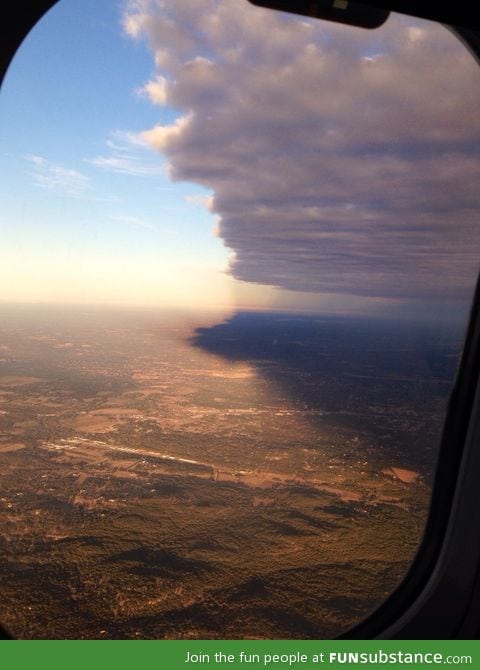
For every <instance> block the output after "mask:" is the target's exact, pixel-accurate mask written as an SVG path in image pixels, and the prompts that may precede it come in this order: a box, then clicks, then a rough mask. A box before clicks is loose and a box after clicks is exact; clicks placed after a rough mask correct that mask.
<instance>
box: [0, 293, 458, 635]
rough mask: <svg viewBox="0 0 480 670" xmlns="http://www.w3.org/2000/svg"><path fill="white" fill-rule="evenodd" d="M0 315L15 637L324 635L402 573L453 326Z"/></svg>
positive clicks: (5, 556)
mask: <svg viewBox="0 0 480 670" xmlns="http://www.w3.org/2000/svg"><path fill="white" fill-rule="evenodd" d="M0 312H1V314H0V455H1V461H0V462H1V465H0V486H1V489H0V508H1V516H0V574H1V580H0V584H1V586H0V621H1V622H2V624H3V625H4V626H5V627H6V628H7V630H9V631H10V632H11V634H12V635H13V636H14V637H20V638H54V639H59V638H60V639H63V638H95V639H96V638H98V639H106V638H328V637H332V636H335V635H338V634H340V633H342V632H344V631H345V630H346V629H348V628H349V627H351V626H352V625H354V624H355V623H357V622H359V621H360V620H361V619H362V618H364V617H365V616H366V615H367V614H368V613H369V612H371V611H372V610H373V609H374V608H375V607H376V606H377V605H378V604H380V603H381V602H382V601H383V600H384V599H385V598H386V597H387V596H388V595H389V594H390V593H392V591H393V590H394V589H395V587H396V586H397V585H398V584H399V582H400V581H401V579H402V578H403V577H404V576H405V574H406V572H407V570H408V567H409V565H410V564H411V562H412V560H413V558H414V556H415V552H416V551H417V548H418V545H419V542H420V539H421V536H422V531H423V528H424V524H425V520H426V516H427V513H428V505H429V497H430V490H431V483H432V478H433V474H434V469H435V460H436V454H437V452H438V447H439V444H440V438H441V430H442V424H443V420H444V416H445V412H446V408H447V402H448V396H449V392H450V390H451V388H452V384H453V380H454V376H455V370H456V366H457V363H458V357H459V352H460V345H459V342H460V335H459V333H458V332H456V331H455V330H447V329H445V328H443V329H442V328H441V327H440V326H433V325H429V326H427V325H425V324H423V325H422V324H412V323H407V322H405V323H402V322H394V321H392V320H390V321H388V320H384V321H381V320H379V319H370V320H369V319H366V318H365V319H359V318H353V317H349V318H348V317H342V318H340V317H318V316H313V315H295V314H281V313H275V312H270V313H266V312H264V313H260V312H258V313H256V312H238V313H236V314H232V315H229V316H227V317H225V316H223V317H215V315H209V316H208V315H207V316H205V315H202V316H201V317H198V318H196V317H195V316H194V315H181V314H176V313H174V312H155V311H154V310H130V311H128V310H122V309H113V308H111V309H101V308H83V307H82V308H78V307H77V308H76V309H75V308H70V307H65V308H63V309H60V308H53V307H41V306H31V307H29V306H15V305H9V306H7V305H5V306H3V307H2V308H1V310H0Z"/></svg>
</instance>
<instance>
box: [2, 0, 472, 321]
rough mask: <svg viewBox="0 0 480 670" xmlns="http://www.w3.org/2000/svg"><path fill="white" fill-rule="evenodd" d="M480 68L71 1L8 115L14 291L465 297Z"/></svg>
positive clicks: (180, 7) (13, 94)
mask: <svg viewBox="0 0 480 670" xmlns="http://www.w3.org/2000/svg"><path fill="white" fill-rule="evenodd" d="M479 72H480V70H479V69H478V66H477V65H476V64H475V63H474V61H473V59H472V58H471V56H470V55H469V54H468V53H467V51H466V50H465V49H464V47H463V46H462V45H460V43H459V42H458V41H456V40H455V38H454V37H453V36H452V35H450V34H449V33H448V32H447V31H446V30H445V29H444V28H443V27H441V26H436V25H434V24H428V23H427V22H422V21H417V20H413V19H410V18H406V17H393V18H391V19H390V20H389V21H388V22H387V24H386V25H385V26H384V27H382V28H380V29H379V30H378V31H375V32H373V33H371V32H369V31H362V30H359V29H355V28H350V27H345V26H339V25H335V24H327V23H325V22H318V21H313V20H309V19H304V18H303V17H299V18H297V17H294V16H292V15H284V14H277V13H275V14H274V13H271V12H268V11H267V10H263V9H259V8H254V7H251V6H249V5H247V3H243V2H239V1H238V0H221V1H220V0H214V1H211V0H195V1H194V2H192V0H182V2H180V0H178V1H177V2H174V1H173V0H166V1H165V2H158V1H157V0H131V1H129V2H127V1H125V2H123V3H117V2H114V1H107V0H105V1H102V2H98V0H61V2H59V3H58V4H57V5H56V6H54V8H53V9H52V10H50V12H49V13H48V14H47V15H46V16H45V17H44V19H43V20H42V21H41V22H40V23H39V24H38V25H37V26H36V27H35V28H34V30H33V31H32V32H31V34H30V35H29V37H28V38H27V40H26V41H25V42H24V44H23V46H22V47H21V49H20V51H19V52H18V54H17V56H16V58H15V60H14V62H13V64H12V65H11V68H10V70H9V72H8V74H7V77H6V80H5V83H4V85H3V87H2V92H1V104H0V143H1V150H0V169H2V174H3V175H5V177H4V180H3V184H2V185H3V189H2V190H3V193H2V204H1V210H0V226H1V239H2V245H1V248H0V261H1V264H0V285H1V286H2V290H1V293H0V300H21V301H25V300H26V301H61V302H65V301H67V302H113V303H127V304H131V303H134V304H154V305H166V306H179V307H185V306H189V307H195V306H202V307H225V306H226V307H231V308H235V307H240V306H246V307H254V308H256V307H258V308H263V307H267V306H270V307H277V308H291V309H308V310H312V309H313V310H314V311H320V312H321V311H334V312H335V311H340V312H359V311H360V312H363V311H373V312H378V311H387V312H389V311H390V312H392V311H393V312H397V313H400V312H402V311H404V312H406V313H409V312H410V313H412V314H414V313H415V314H418V313H419V312H422V311H423V310H425V309H427V311H428V310H430V311H431V310H434V311H435V310H437V311H438V310H440V311H442V310H443V311H445V310H447V311H448V310H451V309H454V308H455V306H456V305H460V304H461V305H462V306H463V307H462V309H465V305H468V301H469V300H470V295H471V292H472V288H473V284H474V281H475V276H476V273H477V269H478V268H477V265H478V249H479V246H480V233H479V232H478V225H477V224H476V219H477V212H478V205H479V204H480V203H479V196H478V188H477V184H478V177H479V176H480V175H479V161H478V154H479V146H480V145H479V141H478V140H479V137H478V135H479V111H478V110H479V109H480V95H479V90H480V84H479Z"/></svg>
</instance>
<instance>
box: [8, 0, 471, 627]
mask: <svg viewBox="0 0 480 670" xmlns="http://www.w3.org/2000/svg"><path fill="white" fill-rule="evenodd" d="M118 12H119V9H118V7H117V3H116V2H111V3H109V2H106V3H105V2H103V3H98V2H96V0H95V1H94V0H63V2H61V3H60V4H59V5H57V6H56V7H54V9H53V10H51V11H50V12H49V14H48V15H47V16H46V17H45V18H44V19H43V21H42V22H41V23H40V24H39V25H38V26H37V27H36V28H35V30H34V31H33V32H32V34H31V35H30V37H29V39H28V40H27V42H26V43H25V44H24V46H23V47H22V49H21V51H20V53H19V54H18V56H17V58H16V61H15V62H14V64H13V65H12V67H11V69H10V71H9V74H8V76H7V79H6V82H5V85H4V89H3V92H2V99H1V106H0V114H1V133H2V147H3V148H4V150H3V155H2V156H1V157H0V161H1V162H2V163H3V164H4V166H5V167H6V168H7V169H6V170H3V173H4V174H5V177H4V179H3V182H2V185H3V191H4V195H3V198H2V203H3V204H2V246H1V249H0V254H1V263H0V285H1V286H2V289H1V300H2V302H1V304H0V314H1V317H0V318H1V322H0V428H1V434H0V451H1V456H2V465H1V470H0V474H1V480H2V493H1V499H0V505H1V509H2V514H1V517H0V542H1V543H0V547H1V561H0V570H1V578H2V579H1V583H2V589H1V598H0V620H1V621H2V622H3V623H4V624H5V625H6V626H7V628H9V629H10V631H11V632H12V634H13V635H14V636H18V637H26V638H38V637H47V638H71V637H75V638H78V637H83V638H111V637H114V638H118V637H120V638H134V637H140V638H172V637H173V638H250V637H255V638H258V637H260V638H263V637H265V638H311V637H313V638H322V637H332V636H335V635H338V634H340V633H342V632H343V631H345V630H346V629H348V628H349V627H350V626H352V625H353V624H355V623H358V622H359V621H361V620H362V619H363V618H364V617H365V616H366V615H367V614H368V613H370V612H371V611H372V610H373V609H374V608H375V607H376V606H377V605H379V604H380V603H381V602H382V601H383V600H384V599H385V598H386V597H387V596H388V595H389V594H390V593H392V591H393V590H394V589H395V587H396V586H397V585H398V583H399V582H400V580H401V579H402V577H403V576H404V575H405V573H406V571H407V569H408V566H409V565H410V563H411V561H412V559H413V557H414V555H415V552H416V550H417V547H418V544H419V541H420V539H421V536H422V531H423V527H424V523H425V519H426V515H427V513H428V505H429V497H430V489H431V483H432V478H433V474H434V470H435V464H436V463H435V462H436V454H437V451H438V446H439V442H440V437H441V431H442V424H443V421H444V417H445V412H446V408H447V403H448V397H449V393H450V391H451V388H452V384H453V382H454V378H455V371H456V368H457V365H458V360H459V356H460V352H461V346H462V337H463V334H464V331H465V324H466V320H467V317H468V309H469V303H470V301H471V297H472V293H473V287H474V283H475V278H476V273H477V261H478V251H479V246H480V245H479V243H480V229H479V228H478V224H477V220H476V219H477V212H478V207H479V204H480V202H479V195H478V178H479V174H478V173H479V170H478V148H479V144H478V136H477V134H478V109H479V108H480V95H479V86H478V84H479V74H478V71H477V65H476V64H475V63H474V61H473V59H472V58H471V56H470V55H469V54H468V53H467V51H466V50H465V49H464V47H463V46H462V45H461V44H460V43H459V41H458V40H457V39H456V38H455V37H454V36H453V35H452V34H450V33H449V32H447V30H445V29H444V28H443V27H441V26H439V25H434V24H430V23H427V22H424V21H419V20H414V19H412V18H407V17H399V16H393V17H391V18H390V19H389V20H388V22H387V23H386V24H385V25H384V26H383V27H381V28H380V29H378V30H375V31H365V30H361V29H358V28H352V27H346V26H339V25H335V24H329V23H326V22H322V21H317V20H313V19H312V20H310V19H306V18H304V17H295V16H293V15H287V14H282V13H275V12H271V11H268V10H264V9H260V8H257V7H253V6H250V5H248V4H247V3H244V2H239V1H238V0H218V1H217V0H195V2H191V1H190V0H181V1H180V0H165V1H164V2H159V1H154V0H136V1H135V2H131V3H129V4H127V5H126V6H125V7H123V9H122V12H123V13H122V14H121V15H120V14H119V13H118Z"/></svg>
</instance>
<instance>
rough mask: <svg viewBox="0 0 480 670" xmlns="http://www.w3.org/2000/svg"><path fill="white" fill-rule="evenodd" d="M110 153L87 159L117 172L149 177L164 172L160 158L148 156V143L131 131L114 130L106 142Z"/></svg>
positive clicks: (100, 166) (99, 166)
mask: <svg viewBox="0 0 480 670" xmlns="http://www.w3.org/2000/svg"><path fill="white" fill-rule="evenodd" d="M106 145H107V148H108V153H107V154H106V155H103V156H96V157H95V158H89V159H87V162H88V163H90V164H91V165H95V167H98V168H101V169H102V170H107V171H109V172H115V173H117V174H124V175H131V176H135V177H149V176H154V175H159V174H162V173H164V170H163V168H162V166H161V165H159V164H158V160H152V159H151V158H150V157H149V156H147V151H148V145H146V143H145V142H144V141H142V139H141V138H140V137H139V136H137V135H133V134H131V133H125V132H119V131H117V132H114V133H112V134H111V137H110V138H109V139H108V140H107V142H106Z"/></svg>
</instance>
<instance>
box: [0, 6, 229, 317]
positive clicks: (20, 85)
mask: <svg viewBox="0 0 480 670" xmlns="http://www.w3.org/2000/svg"><path fill="white" fill-rule="evenodd" d="M121 16H122V11H121V5H120V4H119V3H116V2H100V3H99V2H97V1H93V0H64V1H63V2H60V3H58V4H57V5H56V6H55V7H54V8H53V9H52V10H51V11H50V12H48V14H47V15H46V16H45V17H44V19H43V20H42V21H41V22H40V23H39V24H38V25H37V26H36V27H35V28H34V29H33V31H32V32H31V33H30V35H29V36H28V38H27V40H26V41H25V42H24V44H23V45H22V47H21V49H20V50H19V52H18V54H17V56H16V57H15V59H14V62H13V64H12V65H11V68H10V70H9V72H8V74H7V77H6V80H5V82H4V85H3V87H2V94H1V103H2V104H1V106H0V133H1V135H0V143H1V147H2V149H1V156H0V160H1V166H0V168H1V169H2V174H3V175H4V180H3V193H2V212H1V233H2V251H1V253H2V255H3V263H2V266H3V273H4V277H3V278H2V279H3V281H2V286H3V291H2V293H3V296H2V297H3V299H7V300H8V299H14V300H15V299H21V300H23V299H25V300H32V299H33V300H47V301H49V300H56V299H58V300H62V301H63V300H67V301H68V300H70V299H71V300H73V301H77V300H80V301H83V300H86V301H90V300H99V301H101V302H103V301H106V302H126V303H130V302H134V303H140V304H141V303H143V302H145V303H146V304H148V303H150V302H153V303H154V304H155V303H157V302H158V303H160V304H162V302H163V301H164V300H165V297H164V293H165V292H168V291H170V290H171V286H172V284H171V283H168V282H167V291H165V290H162V286H161V285H160V284H162V283H163V282H164V281H165V277H164V275H165V271H164V268H165V267H167V268H169V272H170V274H174V273H173V271H172V268H171V265H172V263H173V261H174V262H175V265H176V266H177V267H178V272H179V274H180V275H181V277H180V279H181V280H182V281H181V282H180V283H181V284H182V285H183V283H184V277H185V274H186V275H188V273H193V275H194V276H196V278H197V281H198V282H200V287H201V288H202V291H203V290H205V292H206V293H208V292H209V291H213V292H214V287H213V286H212V285H211V284H212V283H213V284H215V285H218V284H222V283H223V284H225V283H228V281H227V282H225V277H224V272H223V270H224V267H225V265H226V259H227V257H228V251H227V250H226V249H225V247H224V246H223V244H222V242H221V240H219V239H217V238H215V237H214V235H213V233H212V230H213V227H214V223H215V222H214V217H213V215H212V214H211V213H210V212H208V211H207V210H205V208H204V207H201V206H199V205H198V204H196V203H195V201H196V200H197V199H198V198H199V197H202V196H205V195H206V194H208V190H207V189H205V188H203V187H201V186H198V185H195V184H185V183H178V184H173V183H172V182H171V180H169V178H168V177H167V176H166V174H165V170H164V167H163V163H164V161H162V159H161V157H159V156H158V155H156V154H154V152H153V151H152V150H151V149H149V148H145V147H142V146H140V145H138V143H134V142H132V140H131V139H130V136H131V135H134V134H135V133H136V132H138V131H141V130H143V129H145V128H148V127H149V126H151V125H153V124H155V123H158V122H165V123H166V122H169V121H171V120H173V119H174V118H175V116H176V112H175V111H174V110H171V109H159V108H158V107H154V106H153V105H152V104H151V102H150V101H149V100H148V99H146V97H145V96H142V95H140V94H139V93H138V89H139V88H140V87H141V86H142V85H143V84H144V83H145V82H146V81H147V80H148V79H149V77H151V76H152V73H153V70H154V63H153V59H152V54H151V53H150V52H149V50H148V48H147V46H146V45H145V44H144V43H139V42H135V41H133V40H132V39H130V38H129V37H128V36H126V35H125V34H124V32H123V30H122V26H121ZM97 159H100V160H99V163H100V164H99V165H96V164H95V161H96V160H97ZM102 159H103V160H106V161H107V163H106V164H105V166H104V167H102V165H101V160H102ZM108 161H113V164H112V163H111V162H108ZM115 161H116V162H115ZM186 199H188V200H190V202H187V201H186ZM72 265H76V270H77V272H78V274H77V276H76V277H75V273H74V271H73V269H72ZM162 266H163V267H162ZM12 272H13V274H12ZM126 272H131V273H132V276H131V280H130V286H131V290H126V287H125V283H126V282H125V280H124V277H122V275H124V274H125V273H126ZM15 274H18V275H20V276H19V277H16V276H15ZM40 275H42V276H43V278H44V281H42V280H41V279H40ZM86 275H89V277H87V276H86ZM191 276H192V275H191ZM70 277H71V278H70ZM120 279H121V281H120ZM63 281H66V285H65V286H61V285H60V286H59V282H60V284H61V283H62V282H63ZM156 281H157V282H158V283H159V286H158V290H157V291H152V290H151V282H156ZM173 281H174V280H173V278H172V282H173ZM105 282H107V284H108V290H105V289H106V286H105ZM116 282H117V286H116V285H115V283H116ZM102 283H103V286H102ZM82 286H83V288H82ZM168 287H170V288H168ZM146 289H147V290H146ZM191 292H192V294H193V295H196V296H197V298H198V299H199V300H200V302H202V299H201V298H200V296H198V293H197V292H196V290H195V288H193V289H192V291H191ZM224 292H225V289H224V291H223V293H224ZM181 293H182V295H180V296H177V299H178V300H179V301H180V304H181V305H183V304H184V303H186V302H188V299H187V295H186V293H189V289H188V288H186V287H185V288H184V289H182V292H181ZM205 298H207V296H205ZM225 299H227V298H226V296H224V295H223V294H221V295H219V300H220V301H223V300H225ZM172 300H173V301H174V300H175V297H172ZM172 300H167V301H166V302H167V304H170V303H171V302H172ZM203 302H206V303H208V302H209V300H208V299H206V300H204V301H203Z"/></svg>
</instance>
